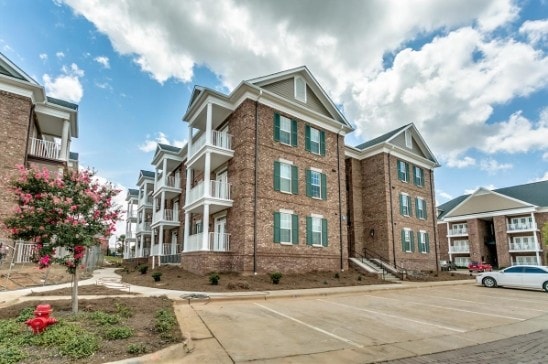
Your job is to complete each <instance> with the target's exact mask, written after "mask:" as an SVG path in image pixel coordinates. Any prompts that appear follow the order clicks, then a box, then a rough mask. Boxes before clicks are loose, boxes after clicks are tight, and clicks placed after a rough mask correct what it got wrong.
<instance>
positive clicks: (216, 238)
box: [185, 232, 230, 252]
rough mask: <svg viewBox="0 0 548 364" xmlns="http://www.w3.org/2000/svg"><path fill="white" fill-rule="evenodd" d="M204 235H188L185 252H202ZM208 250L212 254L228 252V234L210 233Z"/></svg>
mask: <svg viewBox="0 0 548 364" xmlns="http://www.w3.org/2000/svg"><path fill="white" fill-rule="evenodd" d="M203 236H204V233H199V234H194V235H190V236H189V237H188V240H187V243H186V245H185V252H192V251H198V250H202V241H203ZM208 238H209V240H208V249H209V251H212V252H227V251H229V250H230V234H226V233H215V232H211V233H209V236H208Z"/></svg>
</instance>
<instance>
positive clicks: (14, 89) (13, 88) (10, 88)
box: [0, 75, 46, 104]
mask: <svg viewBox="0 0 548 364" xmlns="http://www.w3.org/2000/svg"><path fill="white" fill-rule="evenodd" d="M0 90H2V91H6V92H9V93H12V94H15V95H19V96H23V97H28V98H29V99H31V101H32V103H33V104H36V103H38V102H44V101H45V100H46V93H45V91H44V89H43V87H42V86H38V85H33V84H30V83H28V82H25V81H21V80H14V79H12V78H10V77H6V76H3V75H0Z"/></svg>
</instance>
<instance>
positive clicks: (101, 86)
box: [95, 82, 112, 90]
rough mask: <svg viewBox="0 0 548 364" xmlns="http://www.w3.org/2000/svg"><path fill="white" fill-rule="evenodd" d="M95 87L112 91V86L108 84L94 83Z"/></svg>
mask: <svg viewBox="0 0 548 364" xmlns="http://www.w3.org/2000/svg"><path fill="white" fill-rule="evenodd" d="M95 86H97V87H98V88H100V89H103V90H112V86H111V85H110V83H108V82H95Z"/></svg>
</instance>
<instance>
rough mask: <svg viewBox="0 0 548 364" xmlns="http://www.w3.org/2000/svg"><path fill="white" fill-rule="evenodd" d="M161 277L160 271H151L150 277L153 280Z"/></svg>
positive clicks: (156, 280)
mask: <svg viewBox="0 0 548 364" xmlns="http://www.w3.org/2000/svg"><path fill="white" fill-rule="evenodd" d="M161 277H162V272H154V273H152V278H153V279H154V281H155V282H158V281H159V280H160V278H161Z"/></svg>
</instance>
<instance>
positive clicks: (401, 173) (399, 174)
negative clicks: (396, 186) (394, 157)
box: [396, 161, 404, 181]
mask: <svg viewBox="0 0 548 364" xmlns="http://www.w3.org/2000/svg"><path fill="white" fill-rule="evenodd" d="M402 163H403V162H402V161H398V163H396V168H397V170H398V179H399V180H400V181H403V180H404V179H403V177H404V175H403V172H402V171H401V168H400V166H401V164H402Z"/></svg>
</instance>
